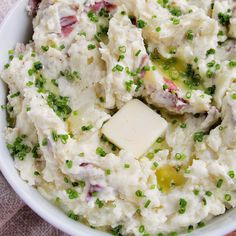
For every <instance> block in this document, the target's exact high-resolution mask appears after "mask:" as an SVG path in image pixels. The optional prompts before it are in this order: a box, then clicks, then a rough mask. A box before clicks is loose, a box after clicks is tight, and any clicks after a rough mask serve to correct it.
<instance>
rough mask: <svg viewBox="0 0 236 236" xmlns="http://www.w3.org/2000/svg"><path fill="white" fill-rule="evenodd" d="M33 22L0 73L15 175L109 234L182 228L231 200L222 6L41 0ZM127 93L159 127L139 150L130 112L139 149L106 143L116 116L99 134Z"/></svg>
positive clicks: (233, 12) (207, 0)
mask: <svg viewBox="0 0 236 236" xmlns="http://www.w3.org/2000/svg"><path fill="white" fill-rule="evenodd" d="M35 6H36V5H35ZM33 26H34V34H33V39H32V41H31V42H30V43H29V44H27V45H23V44H18V45H17V46H16V48H15V49H14V50H10V51H9V59H10V61H9V64H6V65H5V68H4V70H3V71H2V73H1V78H2V79H3V80H4V81H5V82H6V83H7V85H8V87H9V94H8V97H7V99H8V102H7V105H5V106H2V108H3V109H6V111H7V121H8V127H7V128H6V135H5V136H6V142H7V146H8V148H9V151H10V153H11V155H12V156H13V158H14V160H15V166H16V168H17V169H18V170H19V173H20V176H21V177H22V179H24V180H25V181H27V182H28V184H29V185H31V186H34V187H35V188H36V189H37V190H38V191H39V192H40V193H41V194H42V195H43V196H44V197H45V198H46V199H48V200H50V201H51V202H53V203H54V204H56V205H57V206H58V207H60V208H61V209H62V210H63V211H64V212H65V213H66V214H67V215H68V217H70V218H72V219H73V220H76V221H81V222H84V223H86V224H88V225H90V226H91V227H94V228H97V229H101V230H107V231H108V232H111V233H112V234H114V235H143V236H148V235H149V236H152V235H159V236H161V235H172V236H174V235H177V234H181V233H186V232H191V231H193V230H195V229H197V228H201V227H204V226H205V225H206V224H207V222H208V221H209V220H210V219H211V218H213V217H214V216H217V215H220V214H224V213H225V211H226V210H227V209H229V208H232V207H235V206H236V184H235V183H236V182H235V181H236V176H235V171H236V84H235V81H236V48H235V45H236V44H235V42H236V41H235V40H236V5H235V3H234V1H232V0H221V1H213V0H169V1H168V0H115V1H106V0H102V1H100V0H98V1H90V0H89V1H85V2H84V3H82V2H81V1H78V0H43V1H42V2H41V3H40V5H39V9H38V11H37V15H36V16H35V18H34V20H33ZM134 99H139V100H140V101H142V102H143V103H145V104H146V105H143V106H144V107H145V106H149V107H150V108H151V109H152V110H153V111H155V113H156V115H158V117H160V116H161V117H160V119H162V121H163V124H166V123H165V122H164V120H166V121H167V123H168V125H167V127H163V126H162V125H161V124H160V130H161V132H159V131H158V132H154V135H155V134H156V133H161V134H162V135H161V136H160V137H156V141H155V142H154V143H150V145H149V143H148V144H147V142H149V141H148V140H151V141H150V142H152V139H153V136H152V137H151V138H150V135H151V134H150V133H151V132H150V131H149V130H150V124H151V123H148V124H147V120H148V119H146V118H145V117H144V118H142V120H138V119H136V117H137V116H138V117H139V114H143V113H142V112H137V115H135V116H133V117H134V118H135V119H136V120H138V121H137V126H135V125H134V127H137V130H138V129H139V127H142V128H143V127H147V129H146V131H145V129H142V135H140V137H137V136H136V137H135V138H136V139H137V140H139V142H137V145H140V146H139V147H137V148H139V149H140V150H143V149H142V145H143V143H144V142H142V141H140V140H144V137H146V139H145V141H147V142H146V143H145V145H149V146H150V147H149V149H148V151H147V152H145V153H144V154H142V155H141V156H140V155H135V154H134V153H136V151H138V150H134V149H129V148H127V149H126V148H125V147H126V146H128V145H129V144H128V143H127V145H126V143H125V142H124V140H118V141H117V139H119V137H122V135H123V134H124V133H122V127H121V129H118V130H119V135H118V134H117V133H114V132H113V131H114V130H113V128H112V127H114V126H116V124H119V119H123V118H122V115H121V117H119V116H118V118H117V119H118V121H116V123H115V124H113V123H112V125H110V126H107V127H110V128H108V129H109V130H107V131H106V132H107V133H108V134H109V135H108V136H111V137H112V140H109V137H106V136H105V135H104V134H103V132H102V130H103V126H104V124H105V123H108V122H109V121H110V119H111V118H112V117H113V116H114V114H116V112H119V110H120V111H121V110H122V109H123V106H124V105H126V104H128V103H129V102H132V101H133V100H134ZM140 109H141V108H140ZM148 109H149V108H148ZM126 110H127V109H126ZM141 111H142V110H141ZM149 112H152V111H149ZM119 114H123V113H122V112H121V113H119ZM132 114H134V113H132ZM135 114H136V113H135ZM126 115H127V114H126ZM154 115H155V114H154ZM141 117H142V116H140V119H141ZM128 118H129V116H128ZM130 119H131V117H130ZM155 120H156V121H158V119H154V118H153V122H154V121H155ZM123 122H124V121H123ZM129 122H132V119H131V121H130V120H129ZM145 122H146V123H145ZM124 124H125V122H124ZM153 127H159V126H158V125H157V126H156V123H155V126H154V125H153ZM116 128H117V127H116ZM124 128H125V127H124ZM126 128H127V127H126ZM135 129H136V128H135ZM158 129H159V128H158ZM127 130H129V127H128V128H127ZM127 130H126V131H127ZM139 131H140V130H139ZM106 132H105V134H106ZM137 133H140V132H137ZM130 136H131V137H133V136H135V135H130ZM141 136H142V137H141ZM139 138H140V139H139ZM113 139H114V140H116V141H117V143H121V144H122V145H123V146H122V145H121V146H119V147H118V145H117V146H116V145H115V144H116V143H115V141H113ZM112 141H113V143H112ZM119 141H120V142H119ZM122 147H124V148H122ZM145 147H146V146H145ZM134 148H135V147H134Z"/></svg>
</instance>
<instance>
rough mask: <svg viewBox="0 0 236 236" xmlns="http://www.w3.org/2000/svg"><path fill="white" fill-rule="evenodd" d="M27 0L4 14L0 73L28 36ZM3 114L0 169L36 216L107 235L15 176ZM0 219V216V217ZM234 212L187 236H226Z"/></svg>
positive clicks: (2, 89) (73, 230)
mask: <svg viewBox="0 0 236 236" xmlns="http://www.w3.org/2000/svg"><path fill="white" fill-rule="evenodd" d="M27 3H28V0H19V1H18V3H17V4H16V6H15V7H14V8H13V9H12V10H11V12H10V13H9V14H8V16H7V18H6V19H5V20H4V22H3V23H2V25H1V27H0V52H1V56H0V70H2V69H3V66H4V64H6V63H7V62H8V50H9V49H12V48H14V47H15V45H16V43H17V42H27V41H29V39H30V37H31V35H32V24H31V21H32V19H30V17H28V16H27V12H26V10H25V9H26V5H27ZM6 93H7V89H6V86H5V85H4V83H3V82H1V81H0V104H1V105H2V104H5V103H6ZM5 127H6V114H5V112H4V111H2V110H1V111H0V153H1V157H0V170H1V171H2V174H3V175H4V176H5V178H6V179H7V181H8V183H9V184H10V185H11V186H12V188H13V189H14V190H15V192H16V193H17V194H18V195H19V196H20V198H21V199H22V200H23V201H24V202H25V203H26V204H27V205H28V206H29V207H30V208H32V209H33V210H34V211H35V212H36V213H37V214H38V215H39V216H41V217H42V218H43V219H44V220H46V221H48V222H49V223H50V224H52V225H54V226H55V227H57V228H58V229H60V230H62V231H64V232H65V233H67V234H70V235H76V236H106V235H108V234H107V233H104V232H100V231H97V230H93V229H91V228H89V227H88V226H85V225H83V224H81V223H78V222H75V221H73V220H71V219H69V218H68V217H67V216H66V215H65V214H64V213H63V212H62V211H61V210H59V209H58V208H57V207H55V206H54V205H52V204H51V203H49V202H48V201H47V200H45V199H44V198H43V197H42V196H41V195H40V194H39V193H38V192H37V191H36V190H35V189H34V188H32V187H30V186H29V185H27V183H25V182H24V181H23V180H22V179H21V178H20V177H19V175H18V172H17V171H16V169H15V167H14V162H13V159H12V157H11V156H10V154H9V152H8V150H7V148H6V144H5V141H4V130H5ZM3 217H4V216H3ZM235 219H236V209H232V210H230V211H228V212H227V213H226V214H224V215H222V216H218V217H215V218H214V219H213V220H212V221H211V222H209V223H208V224H207V225H206V226H205V227H204V228H202V229H200V230H196V231H194V232H193V233H191V234H188V235H189V236H194V235H201V236H217V235H224V234H227V233H229V232H231V231H233V230H234V229H236V220H235Z"/></svg>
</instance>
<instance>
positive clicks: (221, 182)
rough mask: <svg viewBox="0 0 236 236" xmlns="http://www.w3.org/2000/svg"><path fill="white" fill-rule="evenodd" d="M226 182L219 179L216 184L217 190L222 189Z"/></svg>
mask: <svg viewBox="0 0 236 236" xmlns="http://www.w3.org/2000/svg"><path fill="white" fill-rule="evenodd" d="M223 182H224V180H223V179H219V180H218V181H217V183H216V187H217V188H221V186H222V184H223Z"/></svg>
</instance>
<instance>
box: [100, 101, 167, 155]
mask: <svg viewBox="0 0 236 236" xmlns="http://www.w3.org/2000/svg"><path fill="white" fill-rule="evenodd" d="M166 128H167V122H166V120H165V119H163V118H162V117H161V116H160V115H159V114H157V113H156V112H155V111H153V110H152V109H151V108H149V107H148V106H147V105H145V104H144V103H143V102H141V101H139V100H138V99H133V100H131V101H130V102H128V103H127V104H126V105H124V106H123V107H122V108H121V109H120V110H119V111H118V112H117V113H116V114H115V115H114V116H112V118H111V119H110V120H109V121H108V122H107V123H105V124H104V126H103V127H102V133H103V134H104V135H105V136H106V137H107V138H108V139H109V140H110V141H111V142H112V143H114V144H115V145H116V146H117V147H119V148H121V149H124V150H127V151H129V152H131V153H133V155H135V157H140V156H142V155H143V154H144V153H145V152H146V151H147V150H148V149H149V148H150V147H151V145H152V144H153V143H154V142H155V141H156V139H157V138H158V137H160V136H161V135H163V134H164V132H165V130H166Z"/></svg>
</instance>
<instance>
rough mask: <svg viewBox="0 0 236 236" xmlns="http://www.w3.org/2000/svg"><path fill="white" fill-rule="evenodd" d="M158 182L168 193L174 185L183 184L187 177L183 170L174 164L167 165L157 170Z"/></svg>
mask: <svg viewBox="0 0 236 236" xmlns="http://www.w3.org/2000/svg"><path fill="white" fill-rule="evenodd" d="M156 177H157V184H158V186H159V187H160V189H161V190H162V191H163V192H164V193H168V192H169V191H170V190H171V188H172V187H173V186H182V185H184V184H185V182H186V179H185V177H184V175H183V173H182V172H180V171H179V172H178V171H176V169H175V168H174V167H173V166H170V165H165V166H162V167H160V168H158V169H157V170H156Z"/></svg>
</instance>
